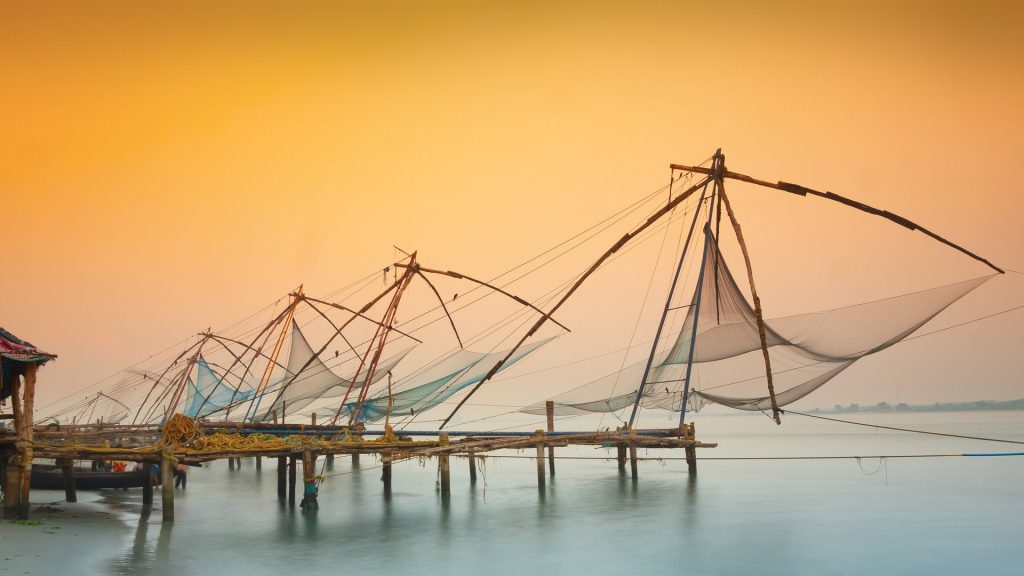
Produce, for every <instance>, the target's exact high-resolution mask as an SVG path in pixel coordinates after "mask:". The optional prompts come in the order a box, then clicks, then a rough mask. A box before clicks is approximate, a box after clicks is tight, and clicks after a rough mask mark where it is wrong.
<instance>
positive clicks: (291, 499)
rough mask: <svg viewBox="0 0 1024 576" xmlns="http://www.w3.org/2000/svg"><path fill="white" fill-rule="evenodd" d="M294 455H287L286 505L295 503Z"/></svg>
mask: <svg viewBox="0 0 1024 576" xmlns="http://www.w3.org/2000/svg"><path fill="white" fill-rule="evenodd" d="M296 460H298V458H297V457H295V456H289V457H288V505H289V506H294V505H295V462H296Z"/></svg>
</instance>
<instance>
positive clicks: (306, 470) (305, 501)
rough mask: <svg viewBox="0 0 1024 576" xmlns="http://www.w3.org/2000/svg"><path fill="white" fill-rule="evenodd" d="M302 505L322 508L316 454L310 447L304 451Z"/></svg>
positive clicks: (309, 509) (303, 507)
mask: <svg viewBox="0 0 1024 576" xmlns="http://www.w3.org/2000/svg"><path fill="white" fill-rule="evenodd" d="M314 418H315V415H314ZM300 506H301V507H302V509H303V510H307V511H312V510H317V509H319V508H320V503H319V502H317V488H316V454H313V451H312V450H310V449H309V448H306V449H304V450H303V451H302V504H300Z"/></svg>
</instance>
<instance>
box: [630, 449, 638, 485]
mask: <svg viewBox="0 0 1024 576" xmlns="http://www.w3.org/2000/svg"><path fill="white" fill-rule="evenodd" d="M629 472H630V475H631V476H632V478H633V480H636V479H637V476H638V474H637V471H636V441H635V440H634V441H631V442H630V443H629Z"/></svg>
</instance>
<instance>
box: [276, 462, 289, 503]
mask: <svg viewBox="0 0 1024 576" xmlns="http://www.w3.org/2000/svg"><path fill="white" fill-rule="evenodd" d="M286 460H287V458H285V457H284V456H278V458H277V499H278V500H284V497H285V492H286V490H287V489H286V488H285V476H286V475H287V471H286V470H285V469H286V468H287V464H286Z"/></svg>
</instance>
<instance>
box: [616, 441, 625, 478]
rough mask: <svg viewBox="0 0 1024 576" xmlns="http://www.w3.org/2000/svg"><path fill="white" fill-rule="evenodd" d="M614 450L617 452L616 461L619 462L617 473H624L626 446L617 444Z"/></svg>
mask: <svg viewBox="0 0 1024 576" xmlns="http://www.w3.org/2000/svg"><path fill="white" fill-rule="evenodd" d="M615 448H616V450H617V452H618V454H617V455H616V460H618V462H619V472H622V473H625V472H626V445H625V444H619V445H618V446H616V447H615Z"/></svg>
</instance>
